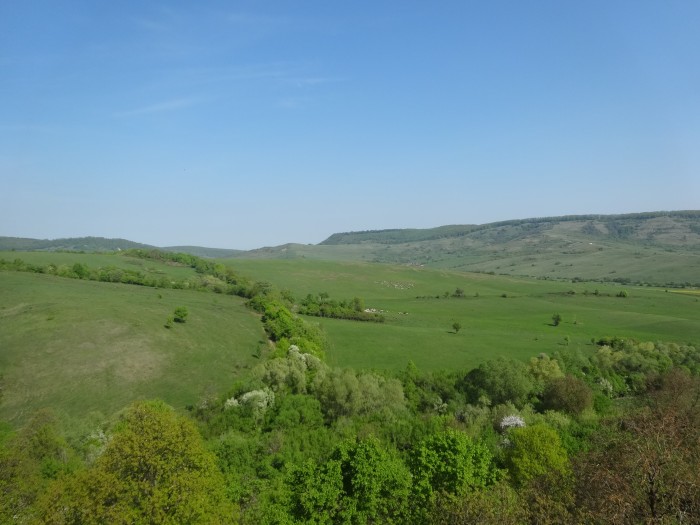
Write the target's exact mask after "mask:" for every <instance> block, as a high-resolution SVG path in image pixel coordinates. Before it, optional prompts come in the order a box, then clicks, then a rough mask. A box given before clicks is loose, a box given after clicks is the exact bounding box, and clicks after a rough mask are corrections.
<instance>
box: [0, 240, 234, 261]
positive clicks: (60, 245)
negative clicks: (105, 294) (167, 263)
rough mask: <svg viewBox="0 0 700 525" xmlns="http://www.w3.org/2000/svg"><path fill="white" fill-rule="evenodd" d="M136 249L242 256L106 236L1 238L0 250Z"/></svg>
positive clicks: (103, 250)
mask: <svg viewBox="0 0 700 525" xmlns="http://www.w3.org/2000/svg"><path fill="white" fill-rule="evenodd" d="M133 248H138V249H141V250H164V251H169V252H181V253H189V254H192V255H196V256H198V257H210V258H217V257H219V258H226V257H235V256H236V255H240V254H241V253H243V251H242V250H228V249H223V248H205V247H202V246H166V247H158V246H152V245H150V244H143V243H140V242H134V241H129V240H127V239H108V238H105V237H68V238H65V239H29V238H26V237H0V250H4V251H12V250H16V251H29V252H33V251H44V252H60V251H64V252H90V253H99V252H116V251H120V250H129V249H133Z"/></svg>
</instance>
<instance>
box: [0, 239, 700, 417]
mask: <svg viewBox="0 0 700 525" xmlns="http://www.w3.org/2000/svg"><path fill="white" fill-rule="evenodd" d="M0 257H1V258H4V259H6V260H13V259H14V258H21V259H22V260H24V261H25V262H27V263H30V264H33V265H37V266H45V265H49V264H51V265H55V266H60V265H66V266H68V267H70V266H72V265H73V264H75V263H81V264H84V265H87V266H88V267H89V268H91V269H96V268H100V267H109V266H112V267H117V268H130V269H137V270H139V271H140V272H143V273H150V274H153V275H160V276H168V277H172V278H173V279H187V278H189V277H193V276H195V275H196V274H195V272H194V271H193V270H192V269H191V268H188V267H184V266H178V265H170V264H164V263H160V262H156V261H151V260H144V259H136V258H133V257H128V256H124V255H120V254H81V253H52V252H2V253H0ZM221 261H222V262H224V263H225V264H228V265H230V266H232V267H233V268H234V269H235V270H236V271H237V272H238V273H239V274H241V275H243V276H246V277H248V278H250V279H252V280H259V281H268V282H270V283H271V284H272V285H273V286H274V288H276V289H278V290H288V291H289V292H291V294H292V295H293V296H294V297H295V299H296V301H297V302H298V301H300V300H301V299H303V298H304V297H306V295H307V294H314V295H316V294H320V293H327V294H328V295H329V296H330V298H331V299H335V300H350V299H352V298H353V297H360V298H362V299H363V300H364V304H365V307H366V308H372V309H376V310H377V311H380V312H381V313H382V315H384V317H385V319H386V321H385V322H384V323H381V324H379V323H370V322H359V321H349V320H336V319H326V318H318V317H306V320H307V321H308V322H311V323H315V324H319V325H320V326H321V327H322V328H323V330H324V331H325V333H326V335H327V337H328V340H329V341H330V349H329V350H328V352H327V360H328V363H329V364H330V365H333V366H349V367H353V368H357V369H385V370H400V369H403V368H404V367H405V366H406V364H407V363H408V362H409V361H413V362H414V363H415V364H416V365H417V366H418V367H419V368H421V369H424V370H438V369H452V370H455V369H460V370H466V369H470V368H472V367H475V366H478V365H479V364H480V363H482V362H483V361H484V360H486V359H490V358H494V357H498V356H508V357H515V358H517V359H521V360H527V359H529V358H530V357H532V356H535V355H537V354H539V353H541V352H546V353H550V354H551V353H554V352H558V351H559V352H566V351H575V350H580V351H582V352H584V353H590V352H593V351H594V350H595V344H594V343H593V342H592V341H593V340H595V339H599V338H601V337H606V336H607V337H621V338H633V339H636V340H639V341H669V342H678V343H691V344H696V345H697V344H698V334H700V297H699V296H698V295H697V294H693V293H674V292H673V291H671V290H669V291H666V290H665V289H661V288H651V287H635V286H621V285H619V284H614V283H606V284H603V283H596V282H590V283H585V282H577V283H571V282H564V281H553V280H542V279H540V280H537V279H533V278H519V277H511V276H501V275H488V274H483V273H464V272H458V271H452V270H441V269H434V268H428V267H418V266H406V265H404V266H399V265H388V264H377V263H367V262H341V261H322V260H312V259H299V258H297V259H289V260H285V259H281V260H256V259H226V260H221ZM457 289H459V290H461V291H462V292H463V293H462V297H454V294H455V291H456V290H457ZM623 290H624V291H626V292H627V296H626V297H618V294H619V293H620V292H621V291H623ZM688 291H690V290H688ZM0 292H1V293H0V374H2V376H3V377H2V386H3V402H2V404H1V405H0V418H2V419H5V420H7V421H10V422H11V423H12V424H17V425H19V424H21V423H22V422H23V421H25V420H26V418H27V417H28V416H29V415H30V414H31V413H32V412H34V411H35V410H37V409H40V408H43V407H48V408H51V409H52V410H53V411H54V412H56V413H58V414H60V415H61V416H62V417H64V418H69V419H70V418H73V419H81V418H85V417H86V416H87V415H89V414H97V415H103V416H105V417H109V416H110V415H111V414H112V413H114V411H117V410H119V409H121V408H122V407H124V406H126V405H128V404H129V402H131V401H132V400H134V399H141V398H156V397H157V398H161V399H163V400H165V401H166V402H167V403H169V404H171V405H173V406H176V407H178V408H184V407H185V406H187V405H189V404H196V403H198V402H200V401H201V400H202V399H203V398H206V397H207V396H209V395H213V394H222V393H223V392H225V391H226V390H227V389H228V388H230V386H231V384H232V383H233V382H234V381H235V380H236V379H237V378H239V377H241V376H242V375H243V372H244V371H245V370H246V369H248V368H250V367H252V366H254V365H255V364H257V363H259V362H260V361H259V356H262V355H265V353H266V349H267V348H268V343H267V341H266V336H265V334H264V332H263V329H262V323H261V322H260V318H259V316H258V315H256V314H254V313H252V311H251V310H249V309H248V308H246V306H245V301H244V300H243V299H241V298H238V297H234V296H230V295H223V294H215V293H212V292H210V291H193V290H183V289H156V288H149V287H144V286H135V285H126V284H116V283H105V282H97V281H87V280H80V279H69V278H62V277H57V276H53V275H46V274H35V273H29V272H22V273H19V272H14V271H3V272H0ZM179 306H185V307H186V308H187V309H188V311H189V316H188V318H187V321H186V323H173V324H172V326H171V327H170V328H166V327H165V324H166V322H167V320H168V318H169V317H170V316H172V314H173V311H174V309H175V308H177V307H179ZM555 313H558V314H560V315H561V317H562V322H561V324H560V325H559V326H553V323H552V316H553V314H555ZM454 323H458V324H459V325H460V326H461V328H460V330H459V331H455V330H454V328H453V324H454Z"/></svg>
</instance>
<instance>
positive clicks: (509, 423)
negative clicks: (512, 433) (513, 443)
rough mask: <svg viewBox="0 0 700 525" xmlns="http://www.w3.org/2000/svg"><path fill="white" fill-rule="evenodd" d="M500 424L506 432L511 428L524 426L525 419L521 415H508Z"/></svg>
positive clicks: (502, 430)
mask: <svg viewBox="0 0 700 525" xmlns="http://www.w3.org/2000/svg"><path fill="white" fill-rule="evenodd" d="M498 426H499V427H500V428H501V432H505V431H506V430H510V429H511V428H522V427H524V426H525V421H524V420H523V418H521V417H520V416H516V415H512V416H506V417H504V418H503V419H501V422H500V423H499V425H498Z"/></svg>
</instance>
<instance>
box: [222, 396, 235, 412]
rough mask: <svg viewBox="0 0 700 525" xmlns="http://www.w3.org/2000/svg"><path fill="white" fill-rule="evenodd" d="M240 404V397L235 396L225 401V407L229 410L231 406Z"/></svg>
mask: <svg viewBox="0 0 700 525" xmlns="http://www.w3.org/2000/svg"><path fill="white" fill-rule="evenodd" d="M237 406H238V399H236V398H235V397H232V398H229V399H227V400H226V401H225V402H224V408H225V409H226V410H228V409H229V408H233V407H237Z"/></svg>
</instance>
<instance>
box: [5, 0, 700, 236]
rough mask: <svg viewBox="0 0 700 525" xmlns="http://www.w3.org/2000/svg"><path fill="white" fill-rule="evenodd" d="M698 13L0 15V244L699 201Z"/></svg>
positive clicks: (258, 5)
mask: <svg viewBox="0 0 700 525" xmlns="http://www.w3.org/2000/svg"><path fill="white" fill-rule="evenodd" d="M698 27H700V2H697V1H695V0H692V1H686V2H680V1H669V2H658V1H645V0H634V1H610V0H605V1H594V0H593V1H586V2H562V1H560V0H558V1H527V2H523V1H520V0H518V1H499V0H495V1H488V2H475V1H469V0H460V1H447V0H446V1H439V2H427V1H420V2H419V1H411V0H403V1H381V0H374V1H353V2H336V1H329V0H322V1H303V0H299V1H296V2H292V1H286V2H284V1H279V2H266V1H264V0H258V1H247V2H237V1H226V2H223V1H222V2H206V1H202V2H190V1H187V2H185V1H182V2H160V3H159V2H143V1H128V0H124V1H120V2H107V1H95V0H91V1H85V2H81V1H72V2H68V1H65V2H61V1H55V0H51V1H43V2H42V1H35V0H22V1H12V0H8V1H3V2H0V192H1V193H0V195H1V197H0V203H1V204H2V205H1V206H0V235H9V236H21V237H36V238H55V237H69V236H83V235H95V236H104V237H123V238H128V239H131V240H134V241H138V242H144V243H149V244H155V245H160V246H166V245H177V244H195V245H201V246H212V247H225V248H241V249H249V248H256V247H261V246H270V245H278V244H283V243H286V242H300V243H317V242H320V241H322V240H323V239H325V238H326V237H327V236H329V235H330V234H332V233H335V232H340V231H356V230H366V229H383V228H407V227H411V228H426V227H434V226H440V225H444V224H482V223H487V222H492V221H498V220H506V219H517V218H527V217H543V216H552V215H567V214H579V213H627V212H640V211H656V210H678V209H698V208H699V207H700V206H699V204H700V31H698Z"/></svg>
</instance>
